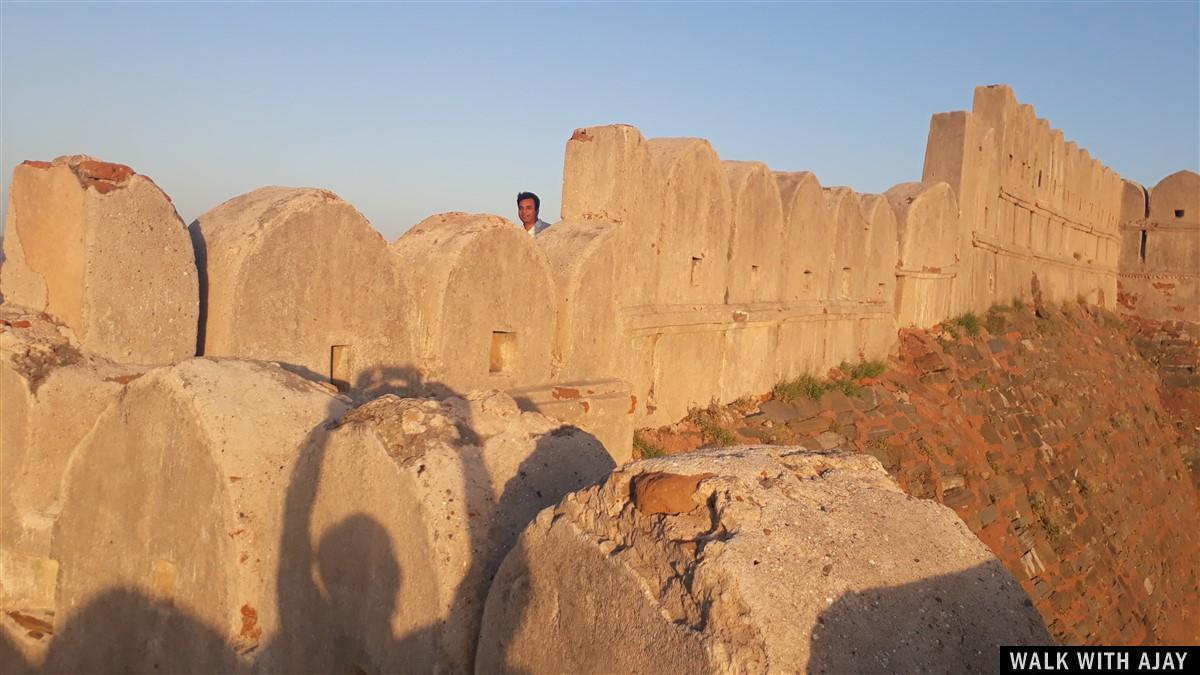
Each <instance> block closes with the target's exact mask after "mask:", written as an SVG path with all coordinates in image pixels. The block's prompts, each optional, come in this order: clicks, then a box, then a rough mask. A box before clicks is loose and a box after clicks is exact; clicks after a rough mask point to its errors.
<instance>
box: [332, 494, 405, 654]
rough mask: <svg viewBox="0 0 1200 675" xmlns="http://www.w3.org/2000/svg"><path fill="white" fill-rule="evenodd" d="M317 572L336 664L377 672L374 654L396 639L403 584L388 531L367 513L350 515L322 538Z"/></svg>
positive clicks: (385, 648)
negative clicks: (394, 623) (394, 624)
mask: <svg viewBox="0 0 1200 675" xmlns="http://www.w3.org/2000/svg"><path fill="white" fill-rule="evenodd" d="M317 570H318V573H319V574H320V580H321V586H322V588H323V590H324V592H325V595H326V597H327V600H326V608H327V610H328V614H327V615H326V616H325V617H323V621H322V623H323V624H324V630H325V632H326V634H327V635H329V637H330V638H332V645H333V648H334V654H333V657H334V661H335V663H336V664H340V665H339V667H348V664H355V667H357V668H358V669H359V670H363V671H366V672H373V671H374V670H375V668H373V667H372V666H373V665H374V664H373V663H372V661H373V659H372V657H371V654H373V653H375V652H377V651H378V650H380V649H381V648H382V649H383V650H384V651H385V652H386V651H387V645H389V644H392V643H394V642H395V641H396V637H395V636H394V635H393V633H392V623H391V621H392V615H393V614H394V613H395V611H396V597H397V595H398V594H399V592H400V585H401V583H402V577H401V571H400V565H399V563H398V562H397V560H396V553H395V551H394V549H393V548H392V542H391V540H390V538H389V537H388V533H387V530H385V529H384V527H383V525H382V524H380V523H379V522H378V521H376V520H375V519H374V518H372V517H370V516H368V515H366V514H363V513H356V514H354V515H351V516H348V517H347V518H345V519H343V520H342V521H341V522H339V523H338V524H337V525H334V526H333V527H332V528H330V529H329V530H328V531H327V532H326V533H325V535H324V536H323V537H321V542H320V544H318V547H317ZM368 645H369V646H370V648H368ZM351 672H353V669H351Z"/></svg>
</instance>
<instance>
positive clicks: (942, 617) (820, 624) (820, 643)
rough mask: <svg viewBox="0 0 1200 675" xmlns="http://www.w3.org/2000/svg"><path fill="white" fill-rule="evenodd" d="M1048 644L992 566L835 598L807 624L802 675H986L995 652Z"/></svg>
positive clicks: (1006, 577) (1009, 582)
mask: <svg viewBox="0 0 1200 675" xmlns="http://www.w3.org/2000/svg"><path fill="white" fill-rule="evenodd" d="M1053 642H1054V641H1053V638H1051V637H1050V634H1049V632H1048V631H1047V630H1046V625H1045V623H1044V622H1043V621H1042V618H1041V616H1040V615H1039V614H1038V613H1037V610H1035V609H1034V608H1033V603H1032V602H1030V600H1029V597H1028V596H1027V595H1026V594H1025V591H1024V590H1022V589H1021V587H1020V585H1018V584H1017V582H1016V581H1015V580H1014V579H1013V578H1012V576H1011V575H1010V574H1009V573H1008V570H1006V569H1004V566H1003V565H1001V564H1000V561H998V560H996V559H992V560H989V561H987V562H985V563H983V564H981V565H976V566H975V567H971V568H969V569H966V570H963V571H962V572H957V573H954V574H945V575H939V576H935V577H930V578H928V579H922V580H921V581H916V582H913V583H908V584H903V585H900V586H889V587H880V588H872V589H869V590H863V591H850V592H847V593H844V594H842V595H841V596H840V597H839V598H838V599H837V600H836V601H835V602H834V603H833V604H832V605H830V606H829V607H828V608H826V609H825V610H824V611H823V612H821V614H820V615H819V616H818V617H817V622H816V624H814V625H813V630H812V640H811V643H810V659H809V666H808V672H810V673H846V672H877V671H878V672H884V671H887V672H931V671H949V672H991V671H995V670H996V669H997V667H998V665H999V662H1000V661H999V660H1000V647H1001V646H1002V645H1015V646H1019V645H1047V644H1053Z"/></svg>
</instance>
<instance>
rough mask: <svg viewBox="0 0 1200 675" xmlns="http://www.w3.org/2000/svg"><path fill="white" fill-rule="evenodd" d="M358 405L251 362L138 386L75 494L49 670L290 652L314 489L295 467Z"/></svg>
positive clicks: (91, 441) (85, 448)
mask: <svg viewBox="0 0 1200 675" xmlns="http://www.w3.org/2000/svg"><path fill="white" fill-rule="evenodd" d="M347 407H348V406H347V404H346V403H345V402H344V401H343V400H341V399H339V398H335V397H334V396H332V395H331V394H330V393H328V391H327V390H326V389H325V388H323V387H322V386H320V385H318V384H315V383H313V382H310V381H306V380H304V379H302V378H300V377H298V376H296V375H293V374H291V373H289V372H287V371H285V370H283V369H281V368H279V367H278V366H274V365H269V364H263V363H255V362H248V361H234V360H214V359H191V360H188V361H184V362H181V363H179V364H177V365H175V366H171V367H163V368H158V369H155V370H152V371H150V372H148V373H146V374H145V375H142V376H141V377H140V378H138V379H136V380H134V381H133V382H131V383H130V384H129V385H128V386H127V387H126V388H125V390H124V391H123V392H122V393H121V396H120V399H119V401H117V402H116V403H115V404H114V405H112V406H111V407H109V408H108V410H107V411H105V412H104V414H102V415H101V416H100V418H99V420H98V421H97V422H96V423H95V425H94V427H93V428H92V429H91V430H90V431H89V433H88V434H87V436H86V438H85V439H84V440H83V442H82V443H81V444H80V445H79V447H78V448H77V449H76V450H75V453H74V456H73V458H72V460H71V464H70V468H69V470H68V474H67V477H66V479H65V481H64V483H65V489H64V495H63V497H62V508H61V515H60V516H59V518H58V523H57V529H56V531H55V536H54V540H53V545H52V553H51V557H53V558H54V559H55V560H56V561H57V563H58V565H59V578H58V598H57V607H56V613H55V617H54V624H55V626H54V627H55V631H54V632H55V633H56V637H55V640H54V643H53V644H52V645H51V649H50V652H49V654H48V655H47V657H46V658H47V661H46V664H45V668H46V669H47V670H48V671H50V672H61V671H84V672H87V671H90V672H98V671H102V670H106V671H113V670H123V669H128V670H130V671H139V672H140V671H149V670H152V669H154V668H155V667H157V668H159V669H161V670H164V671H174V672H182V671H190V672H197V671H209V672H218V671H228V670H230V669H231V668H232V667H233V665H234V664H236V663H238V662H241V663H243V664H245V660H246V659H252V658H254V657H255V656H257V654H256V652H258V651H259V649H260V647H261V646H262V645H264V644H266V643H267V642H269V641H272V640H277V639H279V638H280V631H281V629H282V628H283V627H285V625H284V621H283V619H284V617H281V616H280V615H279V612H278V611H277V609H276V597H277V594H281V595H287V594H289V593H290V592H291V589H288V588H280V587H279V586H278V583H277V582H278V580H277V578H276V569H277V568H278V567H279V565H280V556H281V551H280V547H279V540H280V533H281V532H282V531H283V529H284V526H285V519H286V518H287V517H288V515H289V514H286V513H285V512H284V509H283V507H284V495H285V494H287V493H288V492H289V491H292V490H304V489H306V488H308V486H304V485H295V484H293V482H292V480H291V479H292V473H293V472H292V467H293V466H294V464H295V463H296V460H297V458H298V457H300V456H301V452H302V449H303V448H305V447H306V445H308V444H311V443H317V442H320V439H321V438H322V437H323V435H324V433H325V431H324V429H323V426H322V425H323V423H324V422H325V420H327V419H329V418H331V417H336V416H338V415H340V414H341V413H342V412H344V411H345V410H346V408H347ZM168 610H169V611H168ZM118 616H119V617H121V618H120V620H118V619H117V617H118ZM209 638H211V639H209ZM214 644H215V645H224V648H222V649H213V648H212V647H213V645H214Z"/></svg>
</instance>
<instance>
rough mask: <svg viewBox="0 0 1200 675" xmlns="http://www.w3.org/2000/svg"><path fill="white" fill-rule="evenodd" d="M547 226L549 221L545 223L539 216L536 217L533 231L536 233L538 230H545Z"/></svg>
mask: <svg viewBox="0 0 1200 675" xmlns="http://www.w3.org/2000/svg"><path fill="white" fill-rule="evenodd" d="M549 227H550V223H547V222H546V221H544V220H542V219H541V218H538V219H537V222H536V223H534V224H533V233H534V234H537V233H539V232H542V231H544V230H546V229H547V228H549Z"/></svg>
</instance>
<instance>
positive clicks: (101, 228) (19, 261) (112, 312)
mask: <svg viewBox="0 0 1200 675" xmlns="http://www.w3.org/2000/svg"><path fill="white" fill-rule="evenodd" d="M0 293H3V295H4V298H5V302H10V303H14V304H17V305H23V306H26V307H30V308H32V309H35V310H38V311H45V312H47V313H49V314H51V315H53V316H54V317H56V318H57V319H58V320H60V321H61V322H63V323H64V324H65V325H67V326H68V327H70V328H71V330H72V331H74V334H75V337H76V339H77V340H78V342H79V344H80V346H81V347H82V348H83V349H85V350H87V351H90V352H94V353H96V354H99V355H101V356H104V357H106V358H109V359H113V360H115V361H119V362H122V363H138V364H145V365H157V364H165V363H174V362H176V361H179V360H181V359H185V358H188V357H189V356H192V355H194V354H195V353H196V330H197V316H198V314H199V291H198V280H197V274H196V262H195V257H194V254H193V252H192V244H191V242H190V241H189V240H188V236H187V229H186V228H185V227H184V225H183V221H181V220H180V219H179V214H178V213H176V212H175V207H174V206H173V205H172V204H171V199H170V198H169V197H168V196H167V195H166V194H164V193H163V191H162V190H160V189H159V188H158V186H157V185H155V184H154V182H153V181H152V180H150V179H149V178H147V177H146V176H142V175H139V174H137V173H135V172H134V171H133V169H130V168H129V167H127V166H125V165H123V164H110V163H107V162H102V161H99V160H96V159H92V158H90V157H84V156H70V157H59V158H58V159H56V160H54V161H53V162H24V163H22V164H20V165H18V166H17V168H16V169H15V170H14V171H13V182H12V186H11V188H10V189H9V209H8V220H7V222H6V225H5V236H4V271H3V276H2V279H0Z"/></svg>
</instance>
